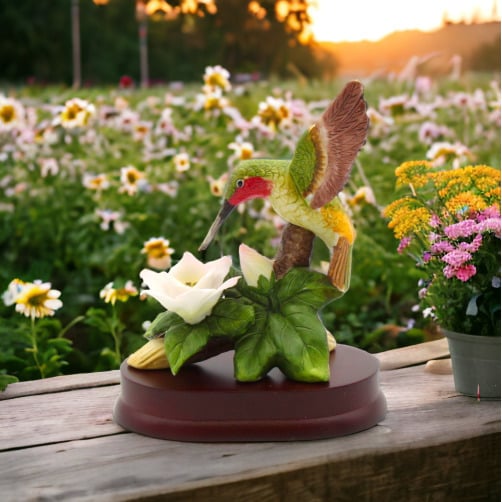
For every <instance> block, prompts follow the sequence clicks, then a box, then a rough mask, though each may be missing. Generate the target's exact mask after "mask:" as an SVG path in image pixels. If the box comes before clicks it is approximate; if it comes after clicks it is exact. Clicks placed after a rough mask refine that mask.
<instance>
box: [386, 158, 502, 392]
mask: <svg viewBox="0 0 502 502" xmlns="http://www.w3.org/2000/svg"><path fill="white" fill-rule="evenodd" d="M396 178H397V186H398V188H403V187H407V193H406V194H404V195H403V196H402V197H401V198H399V199H397V200H395V201H394V202H392V203H391V204H390V205H389V206H387V207H386V209H385V212H384V213H385V216H387V217H388V218H389V219H390V222H389V227H390V228H391V229H392V230H393V231H394V235H395V237H396V238H397V239H399V241H400V242H399V246H398V252H399V253H404V252H406V253H408V254H409V255H410V256H411V257H412V258H413V259H414V260H415V262H416V264H417V266H418V267H419V268H421V269H422V270H423V272H424V278H423V280H421V281H420V283H419V288H420V289H419V292H418V296H419V303H420V308H421V310H422V312H423V315H424V316H425V317H431V318H432V319H433V320H434V321H435V322H436V323H437V324H438V325H439V326H440V328H441V330H442V332H443V333H444V335H445V336H446V337H447V339H448V345H449V349H450V353H451V357H452V367H453V376H454V381H455V388H456V389H457V391H459V392H461V393H463V394H466V395H470V396H478V397H490V398H497V397H498V398H500V171H499V170H497V169H495V168H493V167H489V166H486V165H475V166H466V167H462V168H457V169H455V168H448V167H435V166H434V165H433V164H431V163H430V162H427V161H409V162H405V163H403V164H402V165H401V166H399V167H398V168H397V169H396Z"/></svg>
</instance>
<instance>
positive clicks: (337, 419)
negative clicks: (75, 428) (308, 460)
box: [113, 345, 387, 442]
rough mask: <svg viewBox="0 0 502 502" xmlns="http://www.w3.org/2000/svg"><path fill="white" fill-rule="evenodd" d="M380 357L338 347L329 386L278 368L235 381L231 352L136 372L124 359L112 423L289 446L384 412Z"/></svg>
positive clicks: (371, 421)
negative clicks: (287, 443)
mask: <svg viewBox="0 0 502 502" xmlns="http://www.w3.org/2000/svg"><path fill="white" fill-rule="evenodd" d="M378 364H379V363H378V360H377V359H376V358H375V357H373V356H372V355H370V354H368V353H367V352H364V351H362V350H360V349H356V348H353V347H349V346H346V345H338V346H337V348H336V351H335V352H333V353H331V355H330V369H331V376H330V381H329V382H328V383H300V382H294V381H291V380H288V379H287V378H286V377H285V376H284V375H283V374H282V373H281V372H280V371H279V370H278V369H277V368H276V369H274V370H272V371H271V372H270V373H269V374H268V375H267V376H266V377H265V378H264V379H263V380H260V381H259V382H253V383H241V382H237V381H236V380H235V379H234V368H233V352H226V353H223V354H220V355H218V356H216V357H213V358H211V359H208V360H206V361H203V362H200V363H197V364H193V365H190V366H187V367H184V368H182V370H181V371H180V372H179V373H178V375H176V376H173V375H172V374H171V372H170V370H168V369H167V370H137V369H134V368H131V367H129V366H128V365H127V362H123V363H122V366H121V368H120V375H121V394H120V396H119V398H118V399H117V402H116V403H115V407H114V412H113V415H114V419H115V421H116V422H117V423H118V424H119V425H121V426H122V427H124V428H125V429H128V430H131V431H134V432H138V433H140V434H144V435H147V436H153V437H157V438H163V439H174V440H178V441H198V442H217V441H293V440H306V439H321V438H328V437H335V436H342V435H346V434H351V433H354V432H359V431H362V430H365V429H368V428H370V427H372V426H374V425H375V424H377V423H378V422H379V421H381V420H383V418H384V417H385V414H386V411H387V405H386V400H385V396H384V395H383V393H382V392H381V390H380V387H379V381H378V371H379V370H378V368H379V365H378Z"/></svg>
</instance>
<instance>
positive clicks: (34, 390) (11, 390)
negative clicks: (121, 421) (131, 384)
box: [0, 370, 120, 400]
mask: <svg viewBox="0 0 502 502" xmlns="http://www.w3.org/2000/svg"><path fill="white" fill-rule="evenodd" d="M117 383H120V371H119V370H111V371H100V372H96V373H80V374H76V375H63V376H57V377H52V378H46V379H44V380H30V381H28V382H17V383H13V384H10V385H9V386H8V387H7V389H6V390H5V391H4V392H0V400H3V399H12V398H15V397H21V396H30V395H34V394H47V393H50V392H61V391H64V390H71V389H81V388H85V387H99V386H102V385H112V384H117Z"/></svg>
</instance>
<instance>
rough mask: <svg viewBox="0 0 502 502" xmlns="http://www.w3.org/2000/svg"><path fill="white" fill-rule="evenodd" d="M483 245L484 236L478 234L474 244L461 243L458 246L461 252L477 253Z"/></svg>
mask: <svg viewBox="0 0 502 502" xmlns="http://www.w3.org/2000/svg"><path fill="white" fill-rule="evenodd" d="M481 244H483V236H482V235H481V234H477V235H476V237H474V239H472V242H461V243H460V244H459V245H458V248H457V249H459V250H460V251H467V252H468V253H475V252H476V251H477V250H478V249H479V248H480V247H481Z"/></svg>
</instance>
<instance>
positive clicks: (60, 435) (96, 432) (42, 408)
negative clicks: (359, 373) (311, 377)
mask: <svg viewBox="0 0 502 502" xmlns="http://www.w3.org/2000/svg"><path fill="white" fill-rule="evenodd" d="M380 379H381V388H382V390H383V392H384V394H385V396H386V398H387V403H388V408H389V412H388V415H387V418H386V420H385V421H384V422H382V426H388V424H389V423H392V420H393V417H395V416H399V417H400V416H401V414H408V413H415V414H417V416H418V415H421V414H422V415H423V414H426V415H427V414H429V416H431V417H432V416H433V415H431V408H436V409H437V410H439V411H441V412H446V411H448V409H449V408H448V407H447V405H448V403H449V402H450V401H451V398H455V399H459V400H461V402H462V406H461V407H463V408H465V409H464V410H463V411H461V412H460V411H458V410H457V411H455V413H457V412H459V413H462V415H464V419H465V420H468V419H469V417H471V419H472V423H469V424H468V425H467V429H469V428H472V427H476V426H477V424H478V423H479V422H480V421H481V422H483V420H485V419H486V417H487V416H488V415H489V416H490V417H491V418H490V420H495V419H497V418H499V417H497V413H499V410H500V403H497V402H492V403H487V402H483V403H477V402H476V400H475V399H471V398H465V397H460V396H458V394H457V393H456V391H455V390H454V386H453V378H452V376H451V375H433V374H430V373H427V372H425V370H424V366H420V367H411V368H403V369H400V370H394V371H391V372H382V373H381V374H380ZM119 392H120V386H118V385H115V386H109V387H95V388H89V389H77V390H73V391H67V392H58V393H53V394H43V395H39V396H25V397H21V398H18V399H11V400H8V401H4V402H3V403H2V406H0V448H1V449H3V450H5V449H13V448H24V447H29V446H35V445H41V444H47V443H51V442H54V443H57V442H62V441H72V440H78V439H85V438H92V437H97V436H101V435H108V434H117V433H119V432H121V428H120V427H119V426H118V425H116V424H115V423H113V420H112V411H113V404H114V402H115V400H116V398H117V397H118V395H119ZM487 407H488V408H487ZM487 414H488V415H487ZM434 416H435V415H434ZM448 416H449V417H451V415H450V414H448ZM389 421H390V422H389ZM427 427H428V428H432V429H438V430H439V429H440V428H441V427H445V432H444V434H445V435H446V436H447V435H448V434H449V429H450V427H449V426H448V424H444V421H443V420H442V419H441V416H439V417H438V418H437V420H436V422H434V423H433V422H432V421H430V420H429V421H428V423H427ZM414 431H415V432H410V433H409V438H408V439H409V440H414V439H416V437H415V436H416V435H419V434H421V432H422V430H421V427H415V428H414Z"/></svg>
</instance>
